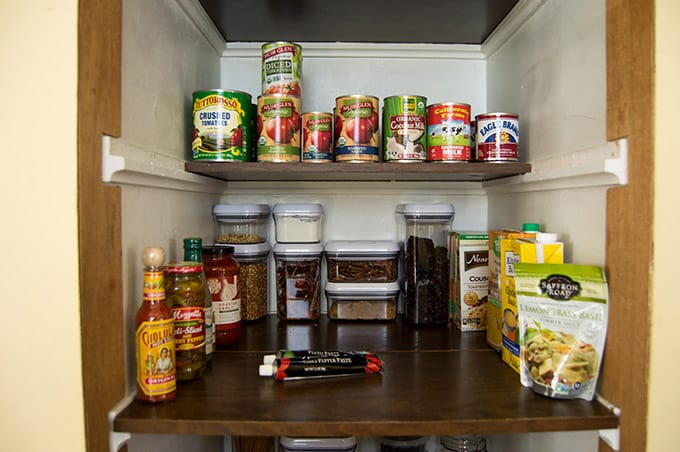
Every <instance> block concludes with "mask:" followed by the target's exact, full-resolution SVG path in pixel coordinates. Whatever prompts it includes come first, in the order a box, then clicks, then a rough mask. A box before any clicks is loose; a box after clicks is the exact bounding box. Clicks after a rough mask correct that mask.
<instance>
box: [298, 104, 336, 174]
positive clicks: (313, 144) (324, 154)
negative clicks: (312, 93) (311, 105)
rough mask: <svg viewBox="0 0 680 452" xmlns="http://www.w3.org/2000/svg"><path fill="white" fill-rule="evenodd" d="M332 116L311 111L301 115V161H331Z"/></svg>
mask: <svg viewBox="0 0 680 452" xmlns="http://www.w3.org/2000/svg"><path fill="white" fill-rule="evenodd" d="M332 129H333V115H332V114H331V113H326V112H320V111H313V112H308V113H304V114H303V115H302V161H303V162H310V163H311V162H313V163H326V162H332V161H333V130H332Z"/></svg>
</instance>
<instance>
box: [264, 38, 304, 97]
mask: <svg viewBox="0 0 680 452" xmlns="http://www.w3.org/2000/svg"><path fill="white" fill-rule="evenodd" d="M301 78H302V47H301V46H300V44H296V43H294V42H285V41H276V42H268V43H265V44H262V94H277V93H278V94H291V95H293V96H301V95H302V87H301Z"/></svg>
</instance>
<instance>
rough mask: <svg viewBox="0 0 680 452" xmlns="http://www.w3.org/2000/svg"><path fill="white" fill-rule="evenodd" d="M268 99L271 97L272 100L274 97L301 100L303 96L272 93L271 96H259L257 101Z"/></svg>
mask: <svg viewBox="0 0 680 452" xmlns="http://www.w3.org/2000/svg"><path fill="white" fill-rule="evenodd" d="M266 97H269V98H272V97H279V98H281V97H294V98H295V99H300V98H301V97H302V96H297V95H295V94H284V93H271V94H260V95H259V96H257V99H258V100H259V99H262V98H266Z"/></svg>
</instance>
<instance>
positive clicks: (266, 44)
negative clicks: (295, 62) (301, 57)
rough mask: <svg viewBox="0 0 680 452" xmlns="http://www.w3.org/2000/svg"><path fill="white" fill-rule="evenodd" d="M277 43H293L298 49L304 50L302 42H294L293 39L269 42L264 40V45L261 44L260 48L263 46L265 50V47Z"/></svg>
mask: <svg viewBox="0 0 680 452" xmlns="http://www.w3.org/2000/svg"><path fill="white" fill-rule="evenodd" d="M276 44H290V45H292V46H293V47H295V48H296V49H299V50H302V46H301V45H300V44H298V43H297V42H293V41H269V42H264V43H262V45H261V46H260V48H261V49H262V50H264V47H265V46H270V45H276Z"/></svg>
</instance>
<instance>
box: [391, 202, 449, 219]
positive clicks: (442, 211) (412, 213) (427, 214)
mask: <svg viewBox="0 0 680 452" xmlns="http://www.w3.org/2000/svg"><path fill="white" fill-rule="evenodd" d="M396 212H397V213H398V214H401V215H403V216H404V218H407V219H409V220H418V219H423V220H450V219H451V218H453V215H454V213H455V209H454V208H453V204H399V205H398V206H397V209H396Z"/></svg>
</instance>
